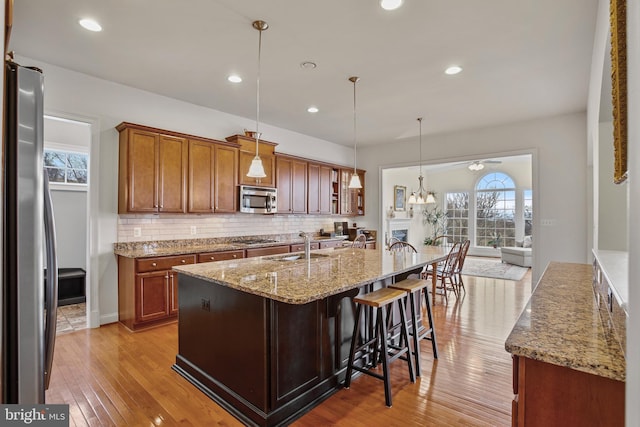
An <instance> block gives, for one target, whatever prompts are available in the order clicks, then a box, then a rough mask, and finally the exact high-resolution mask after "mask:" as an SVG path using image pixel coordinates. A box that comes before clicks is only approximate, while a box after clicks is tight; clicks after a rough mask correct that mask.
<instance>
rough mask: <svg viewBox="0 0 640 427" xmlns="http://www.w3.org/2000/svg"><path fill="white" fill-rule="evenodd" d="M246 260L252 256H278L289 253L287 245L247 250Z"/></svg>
mask: <svg viewBox="0 0 640 427" xmlns="http://www.w3.org/2000/svg"><path fill="white" fill-rule="evenodd" d="M246 251H247V258H251V257H254V256H265V255H278V254H287V253H289V245H281V246H268V247H266V248H250V249H247V250H246Z"/></svg>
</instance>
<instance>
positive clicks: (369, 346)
mask: <svg viewBox="0 0 640 427" xmlns="http://www.w3.org/2000/svg"><path fill="white" fill-rule="evenodd" d="M405 295H406V293H405V291H401V290H398V289H389V288H382V289H378V290H377V291H373V292H370V293H368V294H365V295H361V296H357V297H355V298H354V299H353V302H355V303H356V305H357V308H356V322H355V325H354V328H353V336H352V337H351V349H350V351H349V363H348V365H347V377H346V378H345V381H344V386H345V388H349V386H350V385H351V374H352V373H353V370H354V369H355V370H356V371H360V372H362V373H364V374H367V375H370V376H372V377H375V378H378V379H380V380H382V381H384V398H385V403H386V404H387V406H389V407H390V406H391V381H390V378H389V363H390V362H392V361H393V360H395V359H397V358H398V357H400V356H402V355H404V354H406V355H407V357H406V359H407V365H408V367H409V378H410V379H411V382H415V380H416V377H415V372H414V368H413V357H411V349H410V346H409V331H408V326H407V315H406V312H405V309H404V304H403V300H402V298H403V297H404V296H405ZM394 301H397V302H398V310H399V311H400V320H401V336H402V339H401V341H400V342H401V343H404V344H405V345H404V346H402V347H401V346H396V345H393V344H390V343H388V342H387V339H388V338H389V337H388V333H387V317H388V315H389V311H390V310H391V308H392V307H393V302H394ZM365 306H366V307H371V308H372V309H376V312H377V317H376V327H375V333H374V334H373V336H370V337H367V338H365V341H366V342H363V343H362V344H361V345H359V346H358V345H357V342H358V337H359V336H360V322H361V317H362V316H361V315H362V309H363V307H365ZM356 353H359V355H358V357H357V358H356ZM372 355H373V356H372ZM378 358H380V359H382V375H380V374H378V373H376V372H372V371H371V368H375V367H376V366H377V364H378ZM359 360H362V366H356V365H355V362H356V361H359Z"/></svg>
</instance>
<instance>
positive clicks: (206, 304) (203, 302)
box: [200, 298, 211, 311]
mask: <svg viewBox="0 0 640 427" xmlns="http://www.w3.org/2000/svg"><path fill="white" fill-rule="evenodd" d="M200 307H201V308H202V309H203V310H204V311H211V300H210V299H208V298H201V299H200Z"/></svg>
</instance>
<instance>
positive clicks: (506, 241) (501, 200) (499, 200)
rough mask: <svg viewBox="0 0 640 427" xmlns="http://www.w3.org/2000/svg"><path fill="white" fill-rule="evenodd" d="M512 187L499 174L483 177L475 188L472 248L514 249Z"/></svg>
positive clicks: (514, 209)
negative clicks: (473, 242)
mask: <svg viewBox="0 0 640 427" xmlns="http://www.w3.org/2000/svg"><path fill="white" fill-rule="evenodd" d="M515 236H516V185H515V183H514V182H513V179H512V178H511V177H510V176H509V175H507V174H505V173H502V172H491V173H488V174H486V175H485V176H483V177H482V178H481V179H480V181H478V185H476V246H493V247H498V246H515Z"/></svg>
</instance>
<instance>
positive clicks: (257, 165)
mask: <svg viewBox="0 0 640 427" xmlns="http://www.w3.org/2000/svg"><path fill="white" fill-rule="evenodd" d="M252 25H253V28H255V29H256V30H258V34H259V35H258V76H257V78H256V133H255V135H256V156H255V157H254V158H253V160H252V161H251V166H249V172H248V173H247V176H248V177H249V178H264V177H266V176H267V174H266V173H265V172H264V166H263V165H262V159H260V155H259V154H258V146H259V144H260V54H261V53H262V32H263V31H264V30H266V29H267V28H269V24H267V23H266V22H265V21H254V22H253V24H252Z"/></svg>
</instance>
